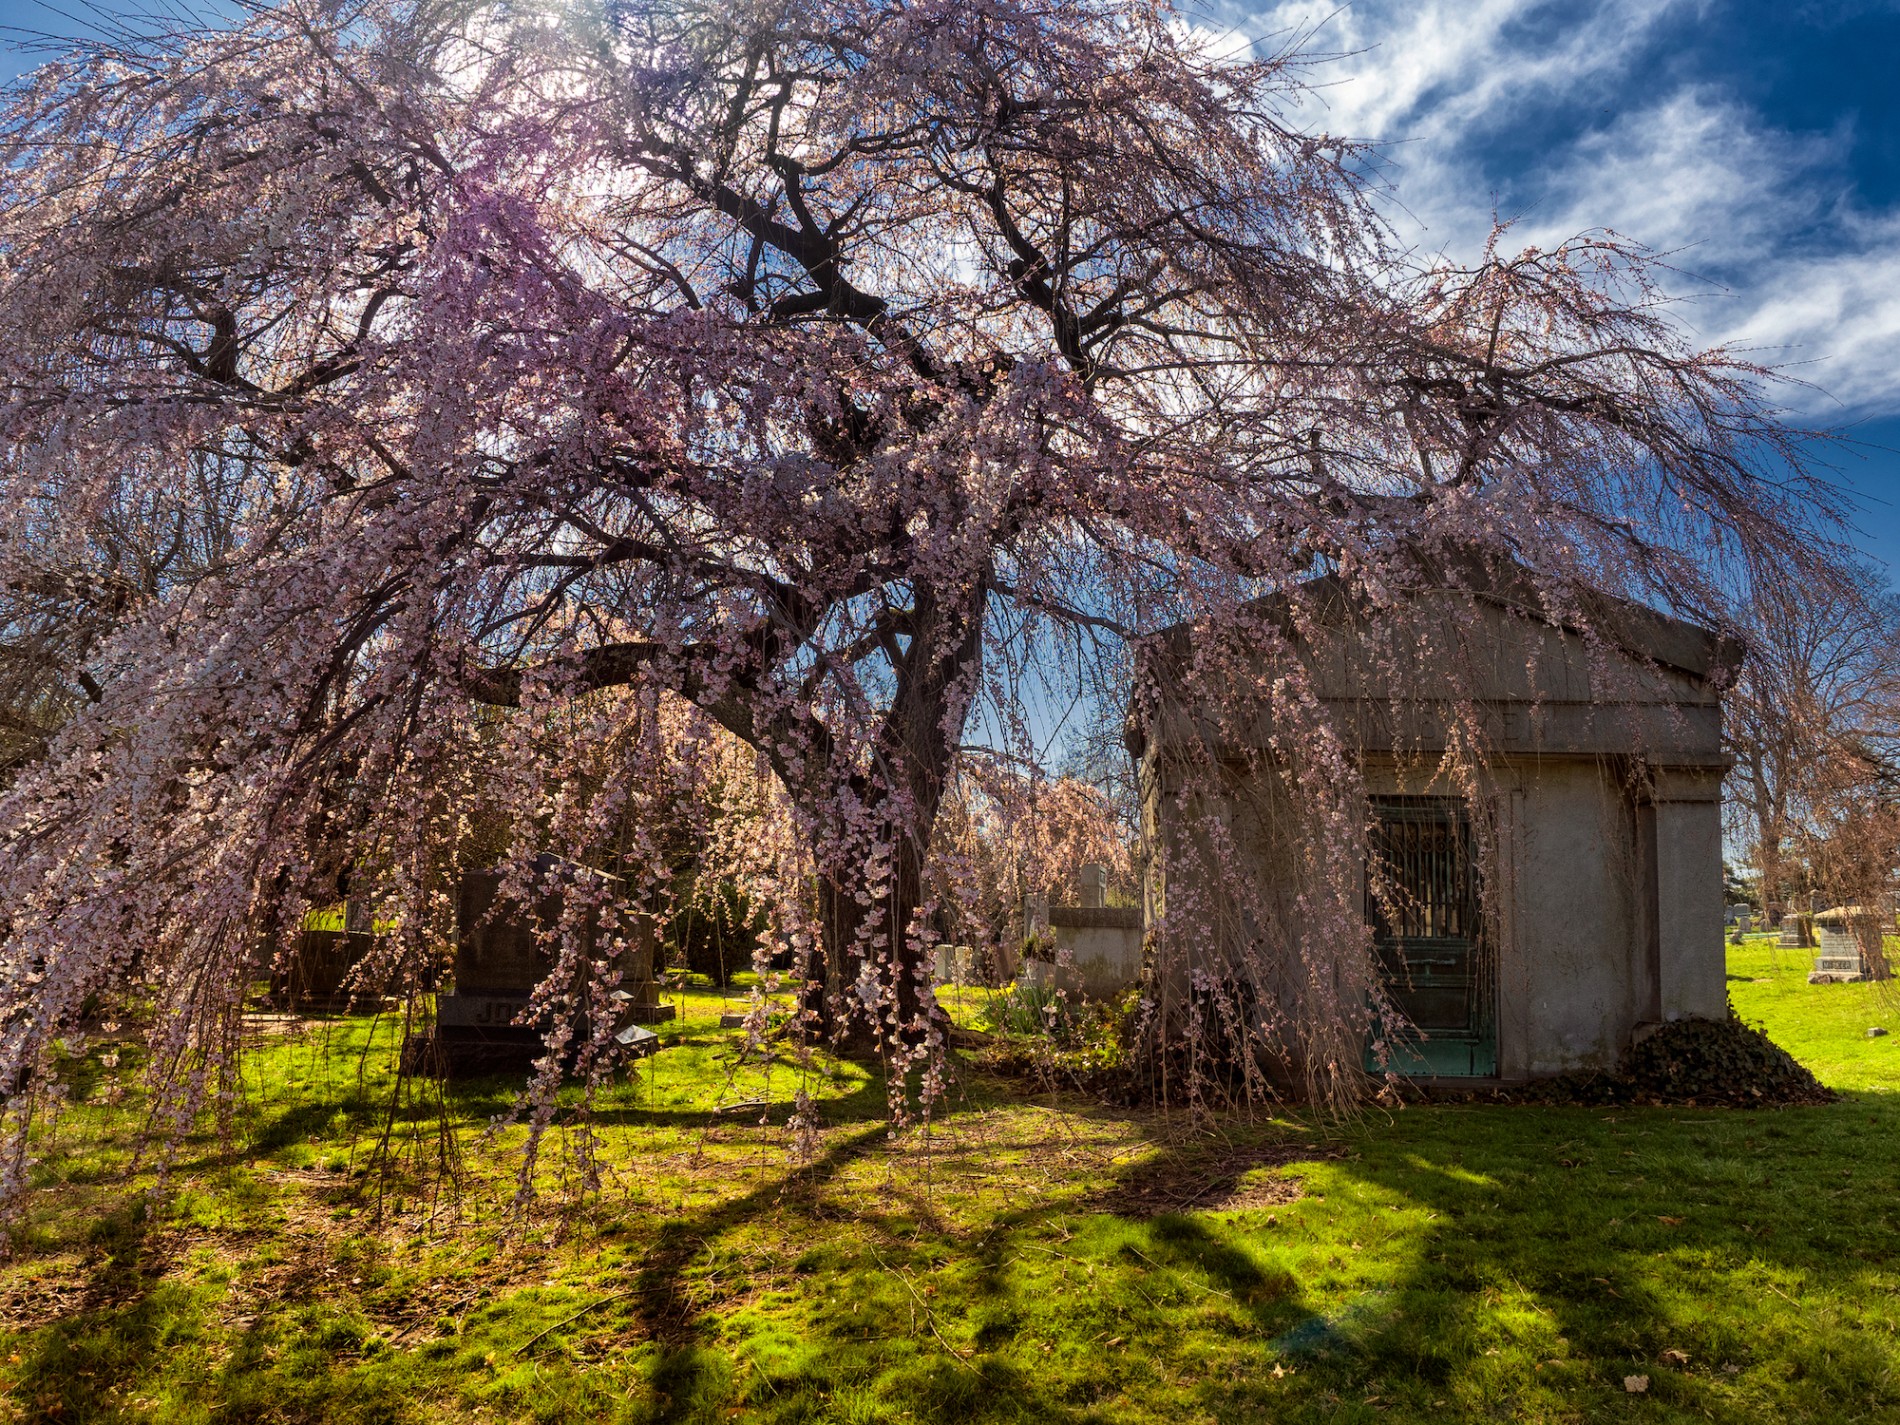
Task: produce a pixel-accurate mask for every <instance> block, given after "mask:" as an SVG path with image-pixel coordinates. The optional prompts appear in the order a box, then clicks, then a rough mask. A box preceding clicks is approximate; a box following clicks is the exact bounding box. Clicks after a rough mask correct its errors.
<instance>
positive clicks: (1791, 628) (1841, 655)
mask: <svg viewBox="0 0 1900 1425" xmlns="http://www.w3.org/2000/svg"><path fill="white" fill-rule="evenodd" d="M1742 626H1743V631H1744V637H1745V638H1746V639H1747V642H1748V658H1747V660H1746V662H1745V663H1744V664H1743V666H1742V670H1741V675H1740V677H1739V679H1738V680H1737V682H1736V685H1735V687H1734V688H1733V689H1732V690H1731V692H1730V693H1729V696H1728V698H1727V701H1726V705H1725V708H1724V730H1725V733H1726V736H1727V739H1728V743H1729V746H1730V748H1731V750H1732V751H1733V752H1734V754H1735V769H1734V770H1733V771H1732V772H1731V773H1730V774H1729V779H1728V783H1727V790H1728V798H1727V808H1728V814H1729V819H1730V826H1731V830H1732V831H1733V832H1734V833H1735V834H1736V835H1737V837H1738V839H1740V840H1742V841H1743V842H1744V843H1745V844H1746V845H1748V846H1749V847H1750V848H1752V854H1753V857H1754V860H1755V866H1756V870H1757V871H1758V873H1759V875H1760V889H1761V895H1762V900H1763V909H1764V910H1765V911H1766V910H1768V909H1769V908H1771V907H1773V908H1776V909H1781V910H1786V909H1788V908H1789V907H1791V906H1794V905H1796V903H1797V902H1800V905H1799V908H1800V909H1802V910H1806V909H1807V906H1806V904H1805V897H1806V896H1807V895H1808V894H1809V893H1810V892H1816V893H1823V894H1825V895H1827V896H1828V897H1830V899H1831V901H1842V900H1843V898H1845V899H1846V900H1857V899H1859V898H1861V897H1862V896H1875V895H1878V894H1880V893H1882V892H1884V891H1885V889H1886V880H1887V879H1888V873H1890V872H1891V870H1892V866H1893V855H1892V851H1893V848H1892V847H1889V848H1888V850H1887V851H1886V852H1885V853H1880V852H1877V851H1875V850H1874V849H1873V848H1872V847H1870V846H1869V845H1867V844H1866V842H1867V839H1868V837H1869V836H1870V835H1874V834H1875V831H1874V824H1873V822H1870V821H1868V819H1867V817H1868V814H1869V813H1871V811H1872V810H1873V808H1874V807H1875V806H1876V805H1877V804H1879V803H1880V802H1882V801H1884V800H1885V799H1886V794H1885V792H1884V791H1883V788H1884V786H1885V784H1886V782H1887V781H1888V780H1889V779H1890V778H1891V777H1892V775H1893V772H1894V769H1895V768H1896V766H1900V764H1897V763H1896V762H1895V760H1894V753H1895V751H1896V750H1900V749H1897V748H1896V738H1897V737H1900V602H1897V601H1896V600H1895V599H1894V597H1893V595H1892V593H1891V591H1890V590H1889V588H1888V586H1887V581H1886V580H1885V578H1884V577H1883V576H1881V575H1880V574H1879V573H1877V572H1876V571H1875V570H1874V569H1872V568H1871V567H1869V566H1867V565H1866V564H1864V563H1849V564H1846V565H1844V566H1843V567H1842V568H1841V570H1840V577H1839V578H1837V579H1835V580H1832V581H1829V582H1827V583H1824V584H1805V583H1801V582H1798V581H1795V582H1786V583H1779V584H1776V583H1770V584H1767V585H1764V586H1763V587H1761V588H1758V589H1756V590H1755V591H1754V594H1753V597H1752V599H1751V600H1750V602H1749V604H1748V607H1747V610H1746V612H1745V613H1744V615H1743V625H1742ZM1878 820H1879V818H1878V817H1876V818H1875V821H1878ZM1850 843H1852V846H1851V849H1850ZM1830 844H1832V850H1831V851H1830V850H1829V849H1827V848H1828V847H1829V846H1830ZM1882 854H1884V855H1885V857H1886V861H1887V869H1886V872H1885V873H1882V874H1881V875H1880V876H1879V877H1878V884H1877V885H1876V883H1875V882H1874V881H1872V880H1870V879H1869V876H1870V874H1871V873H1870V870H1869V867H1870V866H1871V864H1872V861H1878V860H1879V859H1880V858H1881V855H1882ZM1870 857H1871V858H1872V861H1870V859H1869V858H1870ZM1850 868H1851V869H1850Z"/></svg>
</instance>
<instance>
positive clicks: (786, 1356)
mask: <svg viewBox="0 0 1900 1425" xmlns="http://www.w3.org/2000/svg"><path fill="white" fill-rule="evenodd" d="M1807 963H1808V962H1807V959H1806V957H1805V956H1802V955H1799V954H1798V953H1797V952H1780V954H1779V956H1777V955H1776V953H1775V952H1773V951H1772V950H1771V949H1770V948H1769V947H1768V946H1767V945H1766V944H1764V943H1763V942H1761V941H1759V940H1757V941H1753V942H1751V943H1750V944H1749V945H1748V946H1746V947H1743V948H1741V949H1739V950H1736V951H1734V952H1732V960H1731V984H1730V988H1731V991H1732V992H1733V995H1734V1000H1735V1003H1736V1006H1737V1008H1738V1009H1739V1010H1740V1011H1741V1013H1742V1014H1743V1016H1744V1017H1745V1018H1748V1019H1750V1020H1753V1021H1760V1022H1763V1023H1765V1024H1766V1025H1767V1027H1768V1028H1769V1030H1770V1032H1771V1033H1772V1034H1773V1035H1774V1036H1775V1037H1776V1038H1777V1039H1778V1040H1779V1041H1780V1042H1782V1043H1783V1044H1785V1045H1786V1046H1787V1047H1788V1048H1790V1049H1791V1050H1792V1051H1793V1052H1795V1053H1796V1054H1797V1056H1799V1057H1801V1058H1802V1059H1803V1060H1804V1061H1805V1062H1807V1063H1809V1064H1810V1065H1812V1066H1813V1067H1814V1068H1815V1069H1816V1071H1817V1072H1818V1073H1819V1074H1820V1075H1821V1077H1822V1078H1823V1079H1824V1080H1825V1081H1827V1082H1829V1083H1831V1084H1833V1085H1835V1086H1836V1087H1839V1088H1841V1089H1843V1090H1845V1096H1844V1098H1843V1099H1842V1101H1841V1102H1839V1103H1837V1104H1834V1105H1831V1106H1828V1107H1824V1108H1811V1109H1788V1110H1768V1111H1751V1112H1741V1111H1731V1110H1680V1109H1644V1110H1634V1109H1618V1110H1600V1109H1599V1110H1588V1109H1576V1108H1546V1107H1497V1106H1456V1105H1434V1106H1427V1107H1409V1108H1405V1109H1403V1110H1400V1111H1397V1112H1394V1113H1391V1114H1386V1113H1378V1114H1375V1115H1372V1116H1370V1117H1368V1118H1367V1119H1366V1120H1364V1121H1362V1122H1360V1123H1357V1124H1353V1125H1350V1126H1348V1127H1346V1128H1343V1129H1339V1128H1335V1129H1332V1130H1327V1129H1325V1128H1324V1127H1323V1126H1321V1125H1318V1124H1315V1123H1313V1122H1311V1121H1307V1120H1304V1119H1299V1118H1277V1119H1276V1118H1269V1117H1265V1116H1260V1117H1255V1118H1250V1119H1231V1120H1220V1121H1214V1122H1209V1123H1202V1124H1198V1125H1196V1124H1192V1123H1189V1122H1186V1121H1184V1120H1182V1119H1180V1118H1178V1117H1177V1118H1174V1119H1170V1118H1167V1117H1165V1116H1161V1115H1157V1114H1152V1113H1146V1112H1134V1111H1129V1110H1122V1109H1111V1108H1107V1107H1104V1106H1102V1105H1099V1104H1095V1103H1092V1102H1089V1101H1087V1100H1083V1099H1079V1098H1068V1097H1062V1096H1059V1095H1052V1094H1039V1093H1036V1092H1034V1091H1033V1086H1029V1085H1025V1084H1022V1083H1020V1082H1015V1081H1007V1082H1006V1081H1000V1080H992V1079H986V1078H983V1077H981V1076H978V1075H974V1074H966V1075H965V1078H964V1081H963V1082H962V1083H961V1085H960V1086H959V1088H958V1092H957V1096H956V1099H955V1102H954V1103H953V1105H952V1106H951V1108H950V1109H949V1110H948V1111H946V1112H944V1113H943V1114H942V1115H940V1116H939V1117H938V1119H937V1120H936V1121H935V1122H934V1123H933V1124H932V1125H931V1126H930V1128H929V1130H928V1132H927V1133H926V1132H925V1131H923V1130H922V1129H913V1130H906V1131H903V1132H898V1133H893V1132H891V1131H890V1130H889V1129H888V1128H887V1127H886V1126H885V1125H884V1123H883V1121H882V1117H881V1115H882V1112H883V1105H884V1091H883V1086H882V1085H881V1084H880V1083H878V1082H877V1081H876V1080H875V1078H873V1077H872V1076H871V1075H870V1074H868V1073H867V1072H866V1071H865V1070H864V1069H862V1068H861V1067H858V1066H855V1065H850V1064H820V1065H818V1066H816V1067H815V1068H814V1069H812V1070H809V1071H801V1070H800V1068H799V1067H798V1066H797V1065H795V1064H793V1063H791V1062H789V1061H788V1060H784V1059H781V1060H779V1061H777V1062H775V1063H772V1064H770V1065H758V1064H741V1063H738V1062H736V1060H735V1051H736V1049H737V1039H738V1036H737V1034H736V1033H735V1032H733V1031H722V1030H720V1029H718V1028H717V1018H716V1016H717V1014H718V1012H719V1009H720V1008H721V1002H720V999H719V996H718V995H717V994H716V993H714V992H712V991H709V990H698V991H693V992H689V993H688V994H686V995H685V996H684V997H683V998H684V1003H685V1008H686V1011H687V1014H686V1017H685V1018H684V1019H683V1020H682V1021H680V1022H676V1023H675V1024H673V1025H671V1026H668V1027H667V1028H666V1030H665V1034H666V1037H667V1040H668V1044H669V1047H668V1048H667V1049H666V1050H665V1051H664V1052H663V1053H661V1054H659V1055H658V1056H656V1057H655V1058H654V1059H653V1060H651V1061H649V1063H648V1064H647V1065H646V1066H645V1067H644V1068H643V1069H642V1071H641V1073H640V1075H639V1076H638V1077H637V1078H636V1079H634V1080H632V1081H630V1082H627V1083H623V1084H616V1085H614V1086H612V1087H611V1088H610V1089H608V1090H607V1091H606V1092H605V1093H604V1094H603V1095H602V1097H601V1100H600V1102H599V1103H598V1105H597V1106H596V1110H595V1113H594V1124H595V1128H596V1131H597V1134H598V1138H599V1143H600V1151H599V1158H598V1162H597V1164H596V1166H595V1172H596V1174H597V1184H595V1185H591V1186H590V1179H589V1166H588V1164H587V1163H586V1162H585V1161H584V1160H583V1159H582V1158H581V1156H580V1154H581V1147H582V1145H581V1143H580V1141H579V1139H578V1138H577V1136H576V1135H575V1134H574V1133H573V1132H572V1131H567V1132H557V1133H556V1134H555V1135H554V1137H553V1138H552V1140H551V1141H550V1143H549V1144H548V1147H547V1150H546V1152H545V1154H544V1158H543V1165H542V1168H541V1172H540V1182H539V1186H540V1188H541V1189H542V1194H543V1195H542V1197H541V1198H540V1199H539V1200H538V1201H537V1202H536V1203H535V1204H534V1205H532V1206H530V1207H527V1208H525V1209H522V1210H520V1211H511V1209H510V1202H511V1199H512V1198H513V1195H514V1193H515V1190H516V1174H517V1171H518V1168H519V1163H520V1148H521V1137H522V1133H521V1130H520V1129H519V1128H508V1129H505V1130H502V1131H499V1132H498V1133H495V1134H493V1135H492V1136H484V1130H485V1127H486V1125H487V1123H488V1120H489V1119H490V1118H491V1117H492V1116H493V1115H494V1114H496V1113H499V1112H500V1111H501V1110H502V1109H503V1108H504V1107H505V1106H506V1103H507V1088H506V1086H505V1085H502V1084H499V1083H491V1084H477V1085H473V1086H469V1087H468V1088H466V1089H458V1090H457V1091H456V1093H455V1095H454V1097H453V1099H452V1102H451V1105H450V1106H451V1110H452V1114H451V1120H450V1121H451V1125H452V1129H453V1132H452V1139H453V1145H454V1147H455V1149H456V1151H457V1153H458V1155H459V1174H460V1181H459V1186H458V1187H457V1188H456V1190H455V1191H454V1192H449V1191H447V1190H446V1189H445V1188H444V1186H443V1184H442V1182H441V1177H440V1174H439V1173H437V1172H436V1171H435V1170H434V1166H433V1165H434V1164H435V1163H436V1162H437V1160H438V1157H439V1152H440V1146H441V1139H440V1138H439V1136H438V1133H437V1129H436V1126H435V1121H434V1118H433V1115H432V1113H431V1111H430V1106H429V1104H427V1103H426V1102H424V1101H421V1100H418V1101H416V1102H414V1103H412V1104H409V1105H407V1106H405V1108H404V1109H403V1111H402V1112H401V1113H399V1114H398V1115H397V1119H396V1122H395V1131H394V1133H393V1135H392V1143H393V1146H394V1149H395V1156H396V1159H397V1163H396V1166H395V1168H394V1169H392V1170H391V1171H390V1172H389V1173H387V1174H371V1173H369V1172H367V1171H365V1169H366V1165H367V1162H368V1159H369V1156H370V1150H371V1147H372V1145H373V1144H374V1142H375V1141H376V1140H377V1137H378V1135H379V1133H380V1132H381V1130H382V1127H383V1124H384V1121H385V1120H384V1113H385V1108H384V1104H385V1101H386V1090H387V1087H388V1074H389V1064H390V1054H391V1051H392V1049H393V1046H394V1041H395V1037H396V1036H395V1034H394V1032H393V1030H392V1028H391V1027H390V1026H388V1025H386V1024H381V1025H372V1024H371V1022H370V1021H367V1020H318V1021H311V1022H310V1023H309V1024H308V1025H307V1026H305V1027H304V1029H303V1031H302V1033H301V1034H300V1035H283V1034H273V1035H271V1036H270V1037H268V1038H266V1039H265V1040H264V1041H263V1042H262V1043H261V1044H260V1045H259V1047H258V1048H257V1050H256V1052H255V1056H254V1058H253V1060H252V1064H253V1068H252V1075H251V1085H250V1092H249V1094H248V1095H247V1101H246V1104H245V1107H244V1110H243V1111H242V1113H241V1114H240V1115H239V1118H238V1131H237V1134H236V1137H235V1139H234V1140H233V1141H231V1142H229V1143H220V1142H219V1141H218V1139H217V1137H216V1136H215V1135H214V1134H211V1133H210V1132H209V1131H207V1133H206V1134H205V1135H204V1136H203V1137H202V1138H201V1139H198V1140H194V1141H193V1142H192V1143H191V1144H189V1145H188V1147H187V1150H186V1152H185V1153H184V1154H183V1155H181V1157H180V1158H179V1160H178V1161H177V1162H176V1163H175V1164H174V1165H173V1167H172V1170H171V1172H170V1175H169V1177H168V1179H167V1186H168V1192H167V1195H166V1196H164V1197H162V1198H161V1197H152V1196H149V1195H147V1194H146V1193H145V1191H144V1189H145V1188H146V1187H148V1186H149V1185H150V1184H151V1182H152V1181H153V1178H152V1173H151V1169H150V1166H149V1164H148V1165H145V1166H141V1165H139V1164H137V1163H135V1161H134V1158H133V1152H134V1149H135V1147H136V1135H135V1127H136V1123H137V1097H136V1092H135V1091H133V1090H130V1089H127V1088H126V1087H125V1084H126V1083H127V1082H129V1080H127V1079H126V1078H125V1076H126V1074H127V1071H128V1069H129V1067H130V1065H129V1062H121V1064H120V1065H119V1066H118V1067H117V1068H116V1069H107V1068H104V1067H102V1065H101V1064H100V1061H99V1058H98V1053H99V1051H98V1050H97V1049H95V1051H94V1053H93V1056H92V1058H91V1059H90V1060H89V1061H88V1062H87V1063H86V1064H85V1065H83V1066H77V1067H76V1070H75V1074H74V1088H75V1097H76V1099H77V1100H78V1101H77V1102H76V1103H75V1104H74V1105H73V1106H72V1107H71V1108H69V1109H68V1110H67V1112H66V1113H65V1114H64V1115H63V1117H62V1118H61V1120H60V1121H59V1122H58V1123H57V1124H56V1125H55V1126H54V1127H53V1128H52V1129H51V1131H50V1132H48V1133H47V1134H45V1135H44V1136H43V1137H42V1140H41V1142H40V1143H39V1144H38V1145H37V1151H38V1154H39V1157H40V1163H39V1166H38V1168H37V1170H36V1171H37V1174H38V1177H39V1179H40V1181H41V1184H42V1190H41V1192H40V1194H39V1196H37V1197H36V1198H35V1199H34V1200H33V1202H32V1204H31V1207H30V1211H29V1217H28V1220H27V1222H26V1223H25V1225H24V1227H23V1229H22V1231H21V1233H20V1236H19V1243H18V1251H17V1254H16V1256H15V1258H14V1260H13V1261H12V1262H10V1263H8V1264H5V1265H4V1266H0V1323H4V1327H3V1329H0V1402H3V1403H0V1418H9V1417H10V1418H13V1419H20V1420H48V1421H62V1422H64V1421H73V1420H141V1419H149V1420H165V1421H180V1422H193V1421H233V1422H235V1421H254V1420H255V1421H285V1422H290V1421H319V1420H322V1421H328V1420H336V1421H351V1422H370V1421H383V1422H412V1421H413V1422H433V1421H451V1420H454V1421H462V1420H496V1421H502V1420H506V1421H509V1422H527V1421H592V1420H612V1421H660V1420H680V1421H688V1420H693V1421H701V1420H703V1421H722V1420H727V1419H733V1418H746V1419H757V1420H764V1421H786V1422H790V1421H813V1422H818V1421H835V1422H868V1421H884V1420H888V1421H900V1420H916V1421H928V1420H937V1421H990V1420H1037V1421H1042V1420H1048V1421H1061V1422H1078V1425H1079V1422H1098V1421H1099V1422H1117V1421H1130V1422H1132V1421H1157V1422H1159V1421H1168V1422H1177V1421H1196V1420H1208V1421H1223V1422H1225V1421H1250V1420H1258V1421H1274V1422H1280V1421H1306V1420H1312V1421H1320V1420H1325V1421H1347V1422H1350V1421H1374V1420H1379V1421H1421V1422H1425V1421H1442V1420H1484V1421H1490V1420H1521V1421H1551V1422H1556V1421H1565V1422H1569V1421H1577V1422H1583V1421H1592V1422H1594V1421H1598V1420H1631V1421H1639V1420H1640V1421H1652V1420H1653V1421H1674V1420H1683V1421H1687V1420H1707V1419H1714V1420H1717V1421H1734V1422H1743V1421H1762V1422H1775V1425H1783V1422H1794V1421H1814V1422H1830V1425H1831V1422H1837V1421H1853V1420H1869V1421H1873V1420H1900V1371H1897V1368H1900V1334H1897V1332H1900V1226H1897V1225H1896V1220H1895V1210H1894V1204H1895V1203H1896V1201H1897V1200H1900V1153H1897V1152H1896V1151H1895V1147H1896V1141H1895V1139H1896V1130H1900V1046H1897V1045H1896V1041H1897V1040H1900V1033H1896V1034H1895V1035H1894V1036H1892V1037H1890V1038H1887V1039H1878V1040H1868V1039H1866V1038H1865V1037H1864V1031H1865V1030H1866V1028H1867V1027H1868V1026H1869V1025H1872V1024H1886V1025H1888V1027H1891V1028H1894V1029H1896V1030H1897V1031H1900V1010H1896V1008H1895V1007H1894V1006H1893V1005H1892V1003H1891V1001H1888V1000H1883V999H1882V997H1881V996H1882V995H1883V994H1884V993H1885V990H1884V987H1873V986H1814V987H1809V986H1807V985H1806V984H1805V982H1804V980H1805V972H1806V968H1807ZM981 995H982V992H981V991H974V992H973V991H964V992H963V1001H964V1002H963V1003H962V1004H961V1005H959V1006H958V1007H957V1009H958V1014H959V1017H960V1018H962V1019H965V1020H970V1021H973V1020H974V1019H975V1017H976V1016H977V1015H978V1014H979V1013H980V1011H981V1008H982V1003H981ZM732 1007H736V1005H735V1006H732ZM115 1085H116V1086H115ZM801 1086H803V1087H805V1088H806V1089H808V1090H809V1091H810V1092H811V1093H812V1094H813V1095H814V1097H816V1098H818V1099H819V1100H820V1102H821V1105H822V1108H823V1115H824V1122H825V1127H824V1129H823V1134H822V1139H821V1142H820V1144H819V1146H818V1151H817V1154H816V1156H815V1157H814V1158H813V1159H812V1160H811V1161H809V1162H806V1163H803V1164H797V1163H794V1162H792V1161H791V1160H790V1159H789V1158H788V1155H787V1143H786V1135H785V1131H784V1128H783V1123H784V1120H785V1117H786V1112H787V1105H788V1103H789V1101H790V1099H791V1096H792V1094H793V1093H794V1092H795V1091H796V1090H797V1089H798V1088H799V1087H801ZM115 1094H116V1095H118V1099H117V1101H116V1102H115V1101H113V1099H114V1095H115ZM753 1100H759V1101H762V1102H760V1103H759V1104H757V1105H756V1106H753V1107H749V1108H746V1109H744V1110H743V1111H740V1112H716V1111H715V1110H716V1109H719V1108H721V1107H722V1106H726V1105H732V1104H736V1103H744V1102H749V1101H753ZM761 1119H764V1120H765V1121H764V1122H760V1120H761ZM379 1198H380V1206H379ZM1638 1376H1646V1377H1647V1378H1648V1387H1647V1389H1646V1390H1645V1391H1642V1392H1640V1393H1632V1392H1630V1391H1628V1390H1626V1389H1625V1386H1624V1379H1625V1377H1638Z"/></svg>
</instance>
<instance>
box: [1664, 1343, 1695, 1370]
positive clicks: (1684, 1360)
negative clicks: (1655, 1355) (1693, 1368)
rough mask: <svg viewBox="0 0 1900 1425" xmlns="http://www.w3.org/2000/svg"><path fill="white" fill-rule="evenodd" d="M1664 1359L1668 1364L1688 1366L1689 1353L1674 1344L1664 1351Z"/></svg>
mask: <svg viewBox="0 0 1900 1425" xmlns="http://www.w3.org/2000/svg"><path fill="white" fill-rule="evenodd" d="M1662 1360H1663V1364H1664V1365H1666V1366H1686V1365H1688V1364H1689V1353H1688V1352H1687V1351H1678V1350H1676V1349H1675V1347H1673V1346H1672V1347H1670V1348H1669V1349H1668V1350H1667V1351H1664V1352H1663V1353H1662Z"/></svg>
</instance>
